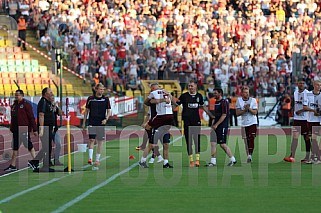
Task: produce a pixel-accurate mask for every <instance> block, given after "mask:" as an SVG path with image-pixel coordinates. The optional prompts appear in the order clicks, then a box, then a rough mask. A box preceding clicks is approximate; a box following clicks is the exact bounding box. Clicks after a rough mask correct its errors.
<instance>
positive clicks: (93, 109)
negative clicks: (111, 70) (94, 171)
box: [82, 83, 111, 166]
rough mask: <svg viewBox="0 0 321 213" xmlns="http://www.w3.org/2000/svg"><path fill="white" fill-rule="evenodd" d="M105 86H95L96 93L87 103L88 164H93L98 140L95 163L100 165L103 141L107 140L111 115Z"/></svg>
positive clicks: (84, 124)
mask: <svg viewBox="0 0 321 213" xmlns="http://www.w3.org/2000/svg"><path fill="white" fill-rule="evenodd" d="M104 91H105V87H104V85H103V84H102V83H99V84H97V85H96V86H95V92H96V93H95V95H92V96H89V97H88V99H87V103H86V110H85V114H84V121H83V124H82V127H83V129H85V128H86V120H87V116H88V114H89V117H88V133H89V150H88V152H89V158H88V164H90V165H92V164H93V161H92V159H93V153H94V145H95V141H96V140H97V149H96V161H95V165H96V166H99V165H100V153H101V147H102V143H103V141H105V140H106V139H105V128H104V126H105V125H106V123H107V121H108V118H109V116H110V109H111V107H110V102H109V98H108V97H105V96H104V95H103V93H104Z"/></svg>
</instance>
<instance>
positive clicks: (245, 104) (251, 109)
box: [236, 86, 257, 163]
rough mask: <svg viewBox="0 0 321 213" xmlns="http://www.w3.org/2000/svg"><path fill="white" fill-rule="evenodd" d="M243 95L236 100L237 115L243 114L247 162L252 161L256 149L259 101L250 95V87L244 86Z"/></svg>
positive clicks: (243, 135)
mask: <svg viewBox="0 0 321 213" xmlns="http://www.w3.org/2000/svg"><path fill="white" fill-rule="evenodd" d="M241 93H242V97H239V98H238V99H237V102H236V115H237V116H242V122H241V131H242V138H243V139H244V143H245V149H246V154H247V162H248V163H251V162H252V154H253V151H254V140H255V137H256V131H257V127H256V126H257V118H256V114H257V103H256V99H255V98H252V97H250V91H249V88H248V87H246V86H243V87H242V89H241Z"/></svg>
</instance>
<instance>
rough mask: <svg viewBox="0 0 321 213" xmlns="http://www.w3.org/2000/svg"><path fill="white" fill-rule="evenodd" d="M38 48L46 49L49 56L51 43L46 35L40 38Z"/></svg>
mask: <svg viewBox="0 0 321 213" xmlns="http://www.w3.org/2000/svg"><path fill="white" fill-rule="evenodd" d="M40 46H41V47H44V48H46V50H47V51H48V55H50V54H51V47H52V41H51V38H50V36H49V35H48V33H45V35H44V36H42V37H41V38H40Z"/></svg>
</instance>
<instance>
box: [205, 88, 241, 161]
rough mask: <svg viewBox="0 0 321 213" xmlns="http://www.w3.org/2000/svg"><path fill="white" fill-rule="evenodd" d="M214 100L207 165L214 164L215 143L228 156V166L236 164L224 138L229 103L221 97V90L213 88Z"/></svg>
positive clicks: (226, 131)
mask: <svg viewBox="0 0 321 213" xmlns="http://www.w3.org/2000/svg"><path fill="white" fill-rule="evenodd" d="M213 94H214V98H215V99H216V102H215V113H214V114H215V119H214V123H213V126H212V128H213V130H214V131H212V132H211V162H210V163H209V164H207V166H216V144H220V146H221V148H222V149H223V150H224V151H225V153H226V154H227V155H228V156H229V158H230V163H229V164H228V166H233V165H234V164H236V160H235V157H234V156H233V154H232V152H231V150H230V148H229V147H228V146H227V145H226V138H227V134H228V119H229V117H228V116H229V103H228V101H227V100H226V99H223V97H222V96H223V90H222V89H220V88H218V89H214V93H213Z"/></svg>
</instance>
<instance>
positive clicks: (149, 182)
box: [0, 135, 321, 213]
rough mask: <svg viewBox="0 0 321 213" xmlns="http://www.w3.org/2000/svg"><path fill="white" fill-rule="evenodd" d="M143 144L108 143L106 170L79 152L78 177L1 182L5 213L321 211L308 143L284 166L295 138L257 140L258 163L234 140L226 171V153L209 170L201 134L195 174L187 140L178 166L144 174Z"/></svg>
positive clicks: (0, 207) (173, 156) (178, 146)
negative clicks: (140, 147)
mask: <svg viewBox="0 0 321 213" xmlns="http://www.w3.org/2000/svg"><path fill="white" fill-rule="evenodd" d="M302 141H303V140H302ZM140 142H141V139H140V141H139V139H138V138H137V137H130V138H129V139H122V140H114V141H110V142H108V143H105V144H104V149H103V150H104V151H103V153H102V162H101V165H100V167H99V170H92V167H91V166H88V165H86V162H87V156H88V154H87V153H80V152H75V153H73V154H72V161H73V169H74V170H75V171H74V172H73V173H71V174H68V173H63V172H55V173H33V172H32V171H31V170H30V169H23V170H19V171H18V172H14V173H11V174H9V175H5V176H1V177H0V192H1V193H0V212H2V213H7V212H291V213H293V212H320V197H319V194H320V190H321V165H305V164H301V163H300V162H299V161H300V159H302V158H303V157H304V155H305V153H304V145H302V146H301V145H300V144H303V143H304V142H301V143H299V147H298V149H297V155H296V159H297V161H298V162H296V163H292V164H291V163H286V162H283V157H285V156H288V155H289V152H290V151H289V150H290V143H291V137H290V136H285V135H281V136H278V135H271V136H267V135H259V136H257V138H256V142H255V145H256V146H255V151H254V156H253V162H252V163H251V164H248V163H246V154H245V148H244V144H243V141H242V140H241V138H240V137H236V136H230V138H229V142H228V145H229V146H230V148H231V150H232V152H233V153H235V157H236V159H237V161H238V162H237V164H236V165H235V166H234V167H228V166H226V165H227V163H228V158H227V156H226V155H225V153H224V152H223V150H222V149H220V148H219V147H217V148H218V156H217V166H216V167H205V164H206V163H207V162H209V160H210V143H209V142H208V138H207V137H205V136H202V141H201V167H199V168H189V162H188V157H187V154H186V145H185V140H184V138H183V137H181V136H175V137H174V138H172V144H171V146H170V159H169V160H170V164H171V165H173V166H174V168H173V169H163V168H162V163H156V161H157V159H156V161H155V164H149V168H148V169H143V168H140V167H139V166H138V160H139V159H140V157H141V155H142V151H136V150H135V147H136V146H138V145H139V144H140ZM130 155H133V156H134V157H135V159H129V156H130ZM64 162H65V165H66V162H67V157H66V156H64ZM56 169H57V170H59V169H61V170H62V169H63V167H57V168H56Z"/></svg>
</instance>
